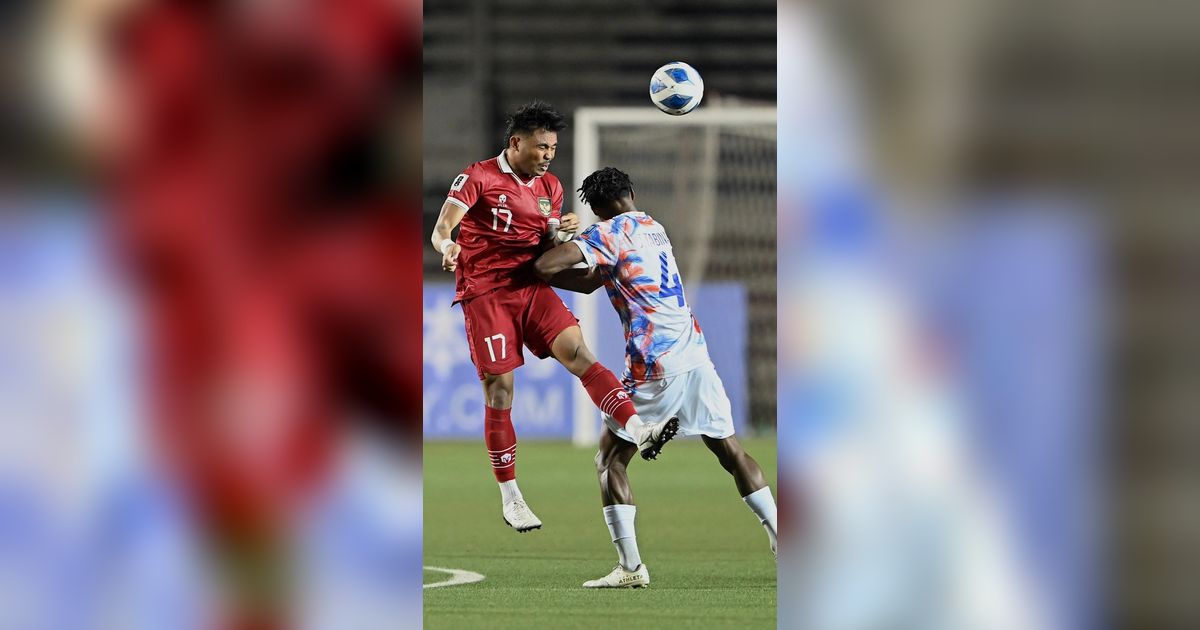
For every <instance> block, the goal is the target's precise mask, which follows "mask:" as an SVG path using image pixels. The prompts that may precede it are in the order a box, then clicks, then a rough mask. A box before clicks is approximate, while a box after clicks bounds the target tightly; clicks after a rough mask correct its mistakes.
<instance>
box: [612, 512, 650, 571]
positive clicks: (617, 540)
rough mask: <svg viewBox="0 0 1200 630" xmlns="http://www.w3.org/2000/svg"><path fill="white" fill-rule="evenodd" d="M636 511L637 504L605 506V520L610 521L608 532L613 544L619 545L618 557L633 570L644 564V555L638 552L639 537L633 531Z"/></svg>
mask: <svg viewBox="0 0 1200 630" xmlns="http://www.w3.org/2000/svg"><path fill="white" fill-rule="evenodd" d="M636 513H637V506H636V505H606V506H604V522H605V523H608V533H609V534H611V535H612V541H613V544H614V545H616V546H617V558H619V559H620V562H621V566H622V567H624V568H625V570H626V571H632V570H634V569H636V568H638V566H639V565H641V564H642V556H641V555H640V554H638V548H637V537H636V536H635V534H634V533H633V518H634V515H635V514H636Z"/></svg>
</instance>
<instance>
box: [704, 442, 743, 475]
mask: <svg viewBox="0 0 1200 630" xmlns="http://www.w3.org/2000/svg"><path fill="white" fill-rule="evenodd" d="M704 443H705V445H706V446H708V449H709V450H710V451H712V452H713V454H714V455H716V456H717V461H719V462H721V467H722V468H724V469H725V470H727V471H729V472H733V471H734V470H736V469H737V467H738V466H740V465H741V464H742V462H743V461H744V460H745V458H746V451H745V450H744V449H742V445H741V444H739V443H738V442H737V440H735V439H733V438H725V439H723V440H721V439H715V438H709V437H707V436H706V437H705V438H704Z"/></svg>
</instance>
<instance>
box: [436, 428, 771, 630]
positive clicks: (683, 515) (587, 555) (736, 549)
mask: <svg viewBox="0 0 1200 630" xmlns="http://www.w3.org/2000/svg"><path fill="white" fill-rule="evenodd" d="M743 444H744V445H745V447H746V450H747V451H748V452H749V453H750V454H751V455H752V456H754V458H755V459H756V460H758V462H759V464H761V465H762V467H763V472H764V473H765V474H766V476H767V479H768V481H769V483H770V484H771V486H772V491H774V486H775V471H776V461H775V441H774V440H767V439H747V440H744V441H743ZM519 451H520V458H519V460H518V464H517V471H518V480H519V481H520V483H521V490H522V492H523V493H524V495H525V499H526V501H527V502H528V503H529V506H530V507H531V508H532V509H533V511H534V512H535V513H536V514H537V515H538V517H539V518H541V519H542V522H543V526H542V529H540V530H535V531H532V532H528V533H524V534H518V533H517V532H515V531H514V530H512V529H510V528H509V527H508V526H507V525H505V524H504V521H503V520H502V519H501V515H500V492H499V490H498V489H497V488H496V482H495V480H494V479H493V478H492V474H491V470H490V469H489V467H488V464H487V456H486V454H485V452H484V446H483V443H482V440H481V441H479V442H478V443H476V442H428V443H426V444H425V462H424V464H425V472H424V485H425V528H424V537H425V560H424V563H425V564H426V565H428V566H436V567H447V568H454V569H466V570H468V571H475V572H478V573H482V574H484V575H485V576H487V577H486V579H484V581H482V582H478V583H475V584H466V585H460V586H449V587H441V588H431V589H425V592H424V597H425V627H426V628H434V629H436V628H484V627H499V626H512V625H518V626H520V627H527V628H612V627H618V628H663V627H671V628H678V627H703V628H774V627H775V560H774V559H773V558H772V556H771V551H770V547H769V546H768V544H767V535H766V532H764V531H763V529H762V526H761V525H759V524H758V520H757V519H756V518H755V517H754V515H753V514H752V513H751V512H750V509H749V508H747V507H746V504H745V502H743V501H742V500H741V498H740V497H739V496H738V493H737V489H736V488H735V487H734V484H733V478H732V477H730V476H729V475H728V474H727V473H726V472H725V471H724V470H722V469H721V467H720V465H719V464H718V463H717V459H716V457H714V456H713V455H712V454H711V453H710V452H709V451H708V449H706V448H705V447H704V444H703V443H701V442H700V440H699V439H694V438H693V439H678V440H675V441H673V442H671V443H670V444H669V445H668V446H667V447H666V448H665V449H664V450H663V453H662V455H661V456H660V457H659V460H658V461H654V462H644V461H642V460H641V459H640V458H638V457H635V458H634V461H633V462H632V463H630V466H629V478H630V483H631V484H632V486H633V491H634V497H635V499H636V501H637V504H638V514H637V535H638V548H639V551H640V552H641V554H642V560H643V561H644V562H645V563H646V566H647V567H649V569H650V586H649V588H644V589H601V590H593V589H584V588H582V586H581V585H582V584H583V582H584V580H589V579H593V578H597V577H600V576H602V575H604V574H606V573H608V572H609V571H610V570H611V569H612V567H613V566H614V565H616V563H617V554H616V550H615V549H614V547H613V544H612V542H611V541H610V539H609V534H608V528H607V527H606V526H605V524H604V515H603V513H602V512H601V506H600V492H599V486H598V484H597V481H596V473H595V465H594V464H593V461H592V457H593V455H594V454H595V449H582V448H576V447H573V446H571V445H570V444H568V443H562V442H534V441H526V442H522V443H521V446H520V449H519ZM447 577H448V576H447V574H445V573H440V572H436V571H435V572H430V571H426V572H425V581H426V583H430V582H437V581H441V580H444V579H446V578H447Z"/></svg>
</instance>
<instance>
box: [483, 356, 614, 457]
mask: <svg viewBox="0 0 1200 630" xmlns="http://www.w3.org/2000/svg"><path fill="white" fill-rule="evenodd" d="M579 381H580V382H581V383H583V388H584V389H586V390H587V393H588V396H590V397H591V398H592V402H593V403H595V404H596V406H597V407H599V408H600V411H602V412H604V413H605V414H608V415H610V416H612V417H613V419H614V420H616V421H617V424H620V425H621V426H625V423H626V422H628V421H629V417H630V416H632V415H634V414H636V413H637V410H636V409H634V408H633V401H631V400H630V399H629V393H628V392H626V391H625V388H624V387H621V382H620V381H618V380H617V377H616V376H613V373H612V372H609V371H608V368H606V367H604V366H603V365H600V364H599V363H593V364H592V367H590V368H588V371H587V372H584V373H583V376H581V377H579ZM489 448H490V447H489Z"/></svg>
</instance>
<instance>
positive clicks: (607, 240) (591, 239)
mask: <svg viewBox="0 0 1200 630" xmlns="http://www.w3.org/2000/svg"><path fill="white" fill-rule="evenodd" d="M619 234H620V232H613V230H612V223H610V222H609V221H604V222H601V223H597V224H595V225H592V226H591V227H589V228H588V229H586V230H584V231H583V233H582V234H580V235H579V237H578V238H576V239H575V240H573V241H570V242H571V243H575V246H576V247H578V248H579V251H580V252H582V253H583V259H584V261H586V262H587V264H588V266H589V267H612V266H613V265H615V264H616V262H617V258H618V254H619V252H618V249H617V236H618V235H619Z"/></svg>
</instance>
